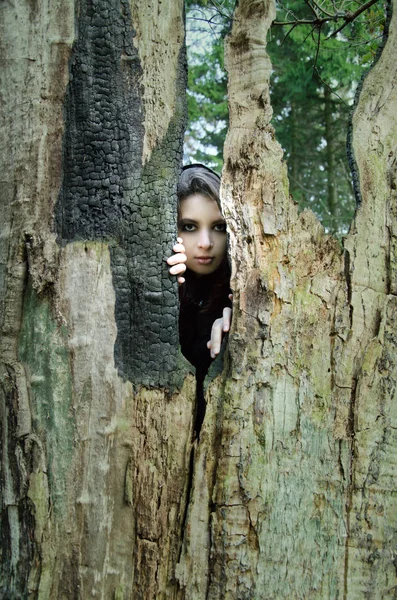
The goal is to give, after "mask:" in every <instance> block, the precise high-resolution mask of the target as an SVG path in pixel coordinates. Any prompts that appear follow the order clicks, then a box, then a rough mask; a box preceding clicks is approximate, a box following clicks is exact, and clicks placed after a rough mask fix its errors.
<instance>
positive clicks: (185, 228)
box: [178, 194, 226, 275]
mask: <svg viewBox="0 0 397 600" xmlns="http://www.w3.org/2000/svg"><path fill="white" fill-rule="evenodd" d="M178 235H179V236H180V237H181V238H182V239H183V245H184V246H185V249H186V256H187V261H186V266H187V268H188V269H190V270H191V271H193V272H194V273H197V274H198V275H210V274H211V273H214V271H216V270H217V268H218V267H219V266H220V264H221V263H222V260H223V258H224V256H225V253H226V223H225V219H224V218H223V217H222V213H221V211H220V210H219V207H218V205H217V203H216V202H215V200H212V198H209V197H208V196H204V195H203V194H192V195H191V196H188V197H187V198H185V199H184V200H181V201H180V203H179V221H178Z"/></svg>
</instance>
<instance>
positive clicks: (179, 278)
mask: <svg viewBox="0 0 397 600" xmlns="http://www.w3.org/2000/svg"><path fill="white" fill-rule="evenodd" d="M182 283H185V278H184V277H178V284H179V285H182Z"/></svg>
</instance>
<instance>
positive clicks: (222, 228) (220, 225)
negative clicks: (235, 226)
mask: <svg viewBox="0 0 397 600" xmlns="http://www.w3.org/2000/svg"><path fill="white" fill-rule="evenodd" d="M214 230H215V231H220V232H222V233H224V232H225V231H226V223H217V224H216V225H215V226H214Z"/></svg>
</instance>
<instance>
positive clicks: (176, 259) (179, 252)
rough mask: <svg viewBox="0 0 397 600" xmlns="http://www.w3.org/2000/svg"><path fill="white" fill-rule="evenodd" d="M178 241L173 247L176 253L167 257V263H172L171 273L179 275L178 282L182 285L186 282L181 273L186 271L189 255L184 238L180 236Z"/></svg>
mask: <svg viewBox="0 0 397 600" xmlns="http://www.w3.org/2000/svg"><path fill="white" fill-rule="evenodd" d="M176 241H177V243H176V244H175V246H174V247H173V248H172V249H173V251H174V252H176V254H173V255H172V256H170V257H169V258H167V264H169V265H172V266H171V268H170V269H169V272H170V275H178V284H179V285H182V283H185V278H184V277H181V275H182V274H183V273H184V272H185V271H186V265H185V262H186V261H187V256H186V254H185V252H186V250H185V246H184V245H183V240H182V238H180V237H178V238H176Z"/></svg>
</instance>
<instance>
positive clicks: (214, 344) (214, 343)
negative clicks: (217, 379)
mask: <svg viewBox="0 0 397 600" xmlns="http://www.w3.org/2000/svg"><path fill="white" fill-rule="evenodd" d="M222 326H223V319H217V320H216V321H215V323H214V324H213V326H212V329H211V357H212V358H215V356H216V355H217V354H219V352H220V349H221V344H222Z"/></svg>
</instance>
